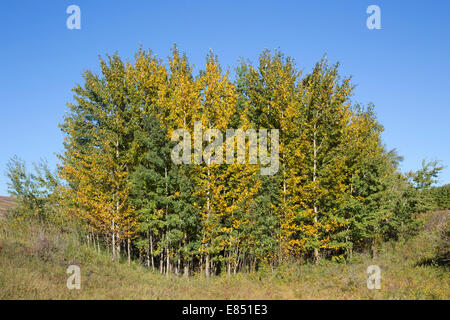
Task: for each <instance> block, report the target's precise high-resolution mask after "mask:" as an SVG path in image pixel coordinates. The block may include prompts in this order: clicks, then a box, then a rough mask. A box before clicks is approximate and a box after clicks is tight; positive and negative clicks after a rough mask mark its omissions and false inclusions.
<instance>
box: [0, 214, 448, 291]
mask: <svg viewBox="0 0 450 320" xmlns="http://www.w3.org/2000/svg"><path fill="white" fill-rule="evenodd" d="M449 221H450V212H449V211H437V212H433V213H428V214H424V215H423V227H422V229H421V231H420V233H419V234H418V235H416V236H414V237H412V238H410V239H401V240H398V241H390V242H386V243H382V244H381V245H380V246H379V248H378V250H377V254H376V256H375V257H374V258H372V257H371V255H369V254H368V253H361V254H354V255H353V258H352V259H351V261H349V262H347V263H337V262H331V261H328V260H325V259H322V260H321V262H320V263H319V265H317V266H316V265H313V264H310V263H299V262H292V263H286V264H284V265H282V266H280V267H278V269H276V270H274V271H271V270H264V268H261V269H260V270H258V272H256V273H254V274H245V273H239V274H237V275H235V276H227V275H226V274H224V275H220V276H215V277H212V278H211V279H206V278H205V277H204V276H200V275H196V276H192V277H189V278H185V277H182V276H179V277H177V276H175V275H169V276H166V275H161V274H159V273H158V272H156V271H151V270H148V269H146V268H145V267H143V266H142V265H141V264H139V263H138V262H137V261H133V262H132V264H131V266H129V265H128V264H127V261H126V258H125V257H124V258H123V259H122V261H116V262H111V255H110V253H109V252H107V251H106V249H105V248H102V250H101V252H100V253H98V251H97V249H96V248H93V247H92V246H88V245H87V243H86V241H84V239H83V240H82V239H80V238H79V237H78V236H77V234H76V233H75V232H73V231H71V230H70V228H67V229H66V230H60V229H59V228H56V227H54V226H52V225H48V224H47V225H43V224H40V223H37V222H36V221H34V220H33V219H31V220H30V219H28V220H27V219H22V218H12V217H10V218H4V219H1V220H0V299H450V272H449V269H448V266H447V267H445V266H442V265H439V263H438V262H437V260H436V254H437V247H439V246H442V241H443V240H442V233H443V231H444V230H445V229H446V228H448V224H449ZM447 250H448V248H447ZM71 264H75V265H79V266H80V268H81V289H80V290H69V289H67V287H66V281H67V278H68V276H69V275H68V274H66V269H67V267H68V266H69V265H71ZM369 265H378V266H379V267H380V269H381V277H382V278H381V279H382V280H381V286H382V288H381V290H369V289H367V285H366V281H367V276H368V275H367V274H366V269H367V267H368V266H369Z"/></svg>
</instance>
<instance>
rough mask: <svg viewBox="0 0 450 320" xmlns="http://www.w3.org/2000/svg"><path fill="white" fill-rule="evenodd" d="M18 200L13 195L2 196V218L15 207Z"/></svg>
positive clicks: (0, 198) (0, 206) (0, 213)
mask: <svg viewBox="0 0 450 320" xmlns="http://www.w3.org/2000/svg"><path fill="white" fill-rule="evenodd" d="M15 205H16V201H15V200H14V198H11V197H4V196H0V218H1V217H3V216H4V214H5V213H6V212H8V210H10V209H12V208H14V206H15Z"/></svg>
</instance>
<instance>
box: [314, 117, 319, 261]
mask: <svg viewBox="0 0 450 320" xmlns="http://www.w3.org/2000/svg"><path fill="white" fill-rule="evenodd" d="M316 134H317V133H316V124H314V139H313V153H314V159H313V160H314V164H313V183H314V189H316V179H317V141H316ZM314 201H316V200H314ZM317 222H318V209H317V206H316V205H314V223H315V225H316V227H317ZM315 237H316V239H317V238H318V234H317V233H316V236H315ZM318 262H319V249H318V248H314V263H315V264H317V263H318Z"/></svg>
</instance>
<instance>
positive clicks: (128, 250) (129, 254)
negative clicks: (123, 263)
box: [127, 237, 131, 266]
mask: <svg viewBox="0 0 450 320" xmlns="http://www.w3.org/2000/svg"><path fill="white" fill-rule="evenodd" d="M130 242H131V241H130V237H128V238H127V254H128V265H129V266H130V265H131V250H130Z"/></svg>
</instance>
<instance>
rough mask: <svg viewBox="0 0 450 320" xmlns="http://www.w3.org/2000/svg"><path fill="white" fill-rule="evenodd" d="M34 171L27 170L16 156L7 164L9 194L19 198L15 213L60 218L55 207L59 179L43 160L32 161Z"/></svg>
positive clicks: (46, 218)
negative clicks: (36, 162)
mask: <svg viewBox="0 0 450 320" xmlns="http://www.w3.org/2000/svg"><path fill="white" fill-rule="evenodd" d="M33 167H34V172H28V171H27V168H26V164H25V162H24V161H23V160H22V159H20V158H19V157H17V156H14V157H13V158H11V159H10V160H9V162H8V164H7V172H6V176H7V177H8V179H9V181H8V183H7V186H8V192H9V194H10V195H11V196H12V197H14V198H16V199H19V207H18V208H17V209H16V210H15V212H16V214H25V215H36V216H37V217H38V218H39V219H42V220H49V219H53V220H55V219H58V218H60V217H59V215H60V212H59V211H58V209H57V201H58V192H57V188H58V187H59V186H60V185H61V181H60V179H59V177H58V175H57V174H56V173H53V172H52V171H51V170H50V168H49V167H48V164H47V162H46V161H45V160H41V161H40V162H39V163H38V164H35V163H33Z"/></svg>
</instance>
